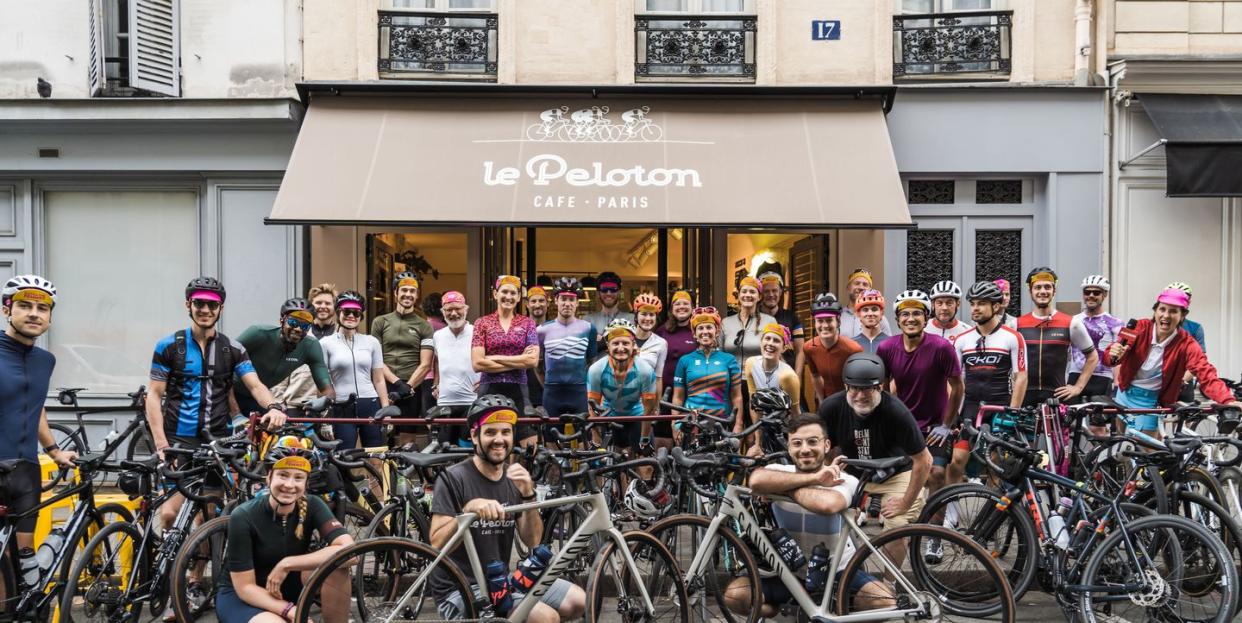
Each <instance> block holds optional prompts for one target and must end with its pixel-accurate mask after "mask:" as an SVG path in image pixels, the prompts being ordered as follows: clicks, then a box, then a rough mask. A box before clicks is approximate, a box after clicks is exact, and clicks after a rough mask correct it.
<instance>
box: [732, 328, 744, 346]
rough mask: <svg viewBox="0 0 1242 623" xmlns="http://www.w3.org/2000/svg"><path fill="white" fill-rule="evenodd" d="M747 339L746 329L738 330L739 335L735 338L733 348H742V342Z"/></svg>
mask: <svg viewBox="0 0 1242 623" xmlns="http://www.w3.org/2000/svg"><path fill="white" fill-rule="evenodd" d="M745 339H746V329H745V328H742V329H738V332H737V335H735V336H733V347H734V348H741V347H742V342H743V341H744V340H745Z"/></svg>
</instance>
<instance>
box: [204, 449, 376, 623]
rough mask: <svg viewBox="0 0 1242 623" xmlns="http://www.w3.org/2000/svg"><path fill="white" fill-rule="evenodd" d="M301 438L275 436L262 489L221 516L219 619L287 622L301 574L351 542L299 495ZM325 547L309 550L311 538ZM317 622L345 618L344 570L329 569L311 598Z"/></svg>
mask: <svg viewBox="0 0 1242 623" xmlns="http://www.w3.org/2000/svg"><path fill="white" fill-rule="evenodd" d="M300 444H301V440H299V439H297V438H294V437H282V438H281V439H280V440H278V441H277V442H276V446H275V447H274V448H273V449H272V451H271V454H270V455H269V459H275V461H274V462H273V463H272V467H271V470H270V471H269V472H268V474H267V489H268V490H267V492H265V493H261V494H259V495H258V496H256V497H255V498H254V499H252V500H250V501H248V502H246V503H245V504H242V505H241V506H238V507H237V508H236V509H234V510H233V512H232V514H230V515H229V539H228V545H227V546H226V550H225V561H224V568H225V570H226V571H228V573H224V574H221V576H220V578H219V580H218V584H217V588H218V591H217V593H216V617H217V618H218V619H219V620H220V622H221V623H284V622H285V621H293V620H294V615H295V614H296V613H295V604H296V602H297V600H298V595H299V594H301V592H302V579H303V574H309V572H312V571H314V570H315V569H317V568H318V567H319V566H320V565H322V564H323V563H324V562H325V561H327V560H328V558H329V557H330V556H332V554H334V553H336V551H337V550H339V549H341V548H342V547H345V546H346V545H349V544H351V543H353V539H352V538H350V536H349V534H348V533H346V531H345V527H344V526H342V525H341V522H339V521H337V520H336V517H334V516H333V515H332V511H331V510H329V509H328V505H327V504H326V503H325V502H324V501H323V500H322V499H320V498H318V497H313V496H312V497H307V495H306V483H307V479H308V478H309V476H310V470H311V464H310V460H308V459H307V458H306V452H305V450H304V449H302V448H301V446H300ZM315 533H318V535H319V539H318V541H319V542H320V543H328V544H329V545H327V546H325V547H322V548H320V549H318V550H315V551H313V552H312V551H311V537H312V535H313V534H315ZM319 598H320V607H321V608H322V609H323V620H324V621H325V623H335V622H337V621H342V622H343V621H345V620H347V619H348V614H349V603H350V586H349V571H348V568H345V567H343V568H341V570H339V571H337V572H335V573H333V574H332V576H331V578H330V579H329V580H328V582H327V583H326V584H325V585H324V589H323V591H322V592H321V593H320V595H319Z"/></svg>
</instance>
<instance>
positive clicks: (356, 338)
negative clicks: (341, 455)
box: [319, 290, 388, 449]
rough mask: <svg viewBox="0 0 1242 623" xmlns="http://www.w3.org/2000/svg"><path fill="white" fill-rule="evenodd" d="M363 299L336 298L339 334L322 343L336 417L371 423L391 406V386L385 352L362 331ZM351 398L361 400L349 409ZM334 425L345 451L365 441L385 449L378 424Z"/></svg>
mask: <svg viewBox="0 0 1242 623" xmlns="http://www.w3.org/2000/svg"><path fill="white" fill-rule="evenodd" d="M363 309H364V308H363V299H362V295H361V294H359V293H358V292H355V291H353V290H347V291H345V292H342V293H341V294H340V295H339V296H337V297H336V315H337V330H336V333H333V334H332V335H329V336H328V337H325V338H324V339H322V340H320V341H319V345H320V346H322V347H323V358H324V361H325V362H326V363H327V364H328V373H329V374H330V375H331V377H332V390H333V391H334V392H336V407H335V408H334V409H333V412H334V413H333V415H334V417H338V418H357V419H358V420H360V421H361V422H370V421H371V417H372V416H374V415H375V412H376V411H379V410H380V409H381V408H383V407H387V406H388V384H387V383H386V382H385V381H384V352H383V349H382V348H381V347H380V342H379V340H378V339H376V338H375V337H374V336H371V335H367V334H366V333H363V332H361V331H359V330H358V327H359V326H360V325H361V324H362V319H363V316H364V315H365V313H366V312H365V311H363ZM350 395H355V396H357V401H356V403H355V404H354V408H352V409H351V408H349V406H348V401H349V397H350ZM361 422H360V423H359V424H333V425H332V432H333V433H334V434H335V435H336V438H337V439H340V440H341V448H342V449H348V448H353V447H354V446H356V445H357V443H358V438H359V437H361V438H362V447H364V448H379V447H383V446H384V443H385V440H384V434H383V432H381V431H380V427H379V426H376V425H374V424H363V423H361Z"/></svg>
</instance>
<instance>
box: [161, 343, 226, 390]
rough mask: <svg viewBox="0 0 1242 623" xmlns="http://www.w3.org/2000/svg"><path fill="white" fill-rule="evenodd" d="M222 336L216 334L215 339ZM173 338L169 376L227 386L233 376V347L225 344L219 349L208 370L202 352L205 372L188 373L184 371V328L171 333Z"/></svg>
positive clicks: (178, 379) (179, 379)
mask: <svg viewBox="0 0 1242 623" xmlns="http://www.w3.org/2000/svg"><path fill="white" fill-rule="evenodd" d="M221 337H223V336H221V335H220V334H216V339H219V338H221ZM173 340H174V343H175V344H176V349H174V350H173V362H172V363H173V365H172V371H171V372H170V373H169V375H170V376H172V377H175V378H176V379H177V381H178V382H180V381H181V380H183V379H195V380H198V381H212V384H213V385H215V386H217V387H220V388H224V387H228V384H229V383H230V382H231V379H232V377H233V364H234V363H235V359H236V357H235V354H234V352H233V347H232V346H229V345H228V344H225V345H224V347H223V348H221V349H220V357H219V358H218V359H217V361H216V363H215V366H214V367H213V368H211V369H210V370H208V369H207V367H206V366H207V360H206V354H205V353H204V359H203V369H204V371H205V372H208V373H207V374H200V375H189V374H186V373H185V352H186V350H185V349H186V346H185V344H186V330H185V329H181V330H180V331H177V332H176V333H174V334H173Z"/></svg>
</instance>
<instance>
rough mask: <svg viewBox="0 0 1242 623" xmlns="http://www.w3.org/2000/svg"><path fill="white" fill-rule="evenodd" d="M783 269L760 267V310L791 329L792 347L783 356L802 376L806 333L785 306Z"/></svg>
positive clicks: (791, 311)
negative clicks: (761, 288)
mask: <svg viewBox="0 0 1242 623" xmlns="http://www.w3.org/2000/svg"><path fill="white" fill-rule="evenodd" d="M781 271H782V268H781V265H780V264H766V265H764V266H760V267H759V283H760V284H762V285H763V291H762V293H763V298H762V299H760V301H759V311H760V312H761V313H764V314H767V315H769V316H771V317H773V318H775V319H776V322H778V323H780V324H781V325H782V326H784V327H785V328H786V329H789V336H790V338H792V339H793V343H792V348H789V349H787V350H786V351H785V353H784V354H783V355H781V357H782V358H783V359H784V360H785V363H787V364H789V365H790V366H791V367H793V370H794V374H796V375H797V376H798V378H802V367H803V366H804V365H805V364H806V360H805V359H804V357H805V355H803V354H802V347H803V346H806V333H805V331H804V330H803V328H802V320H801V319H799V318H798V314H797V313H795V312H794V310H792V309H789V308H788V307H784V304H785V277H784V276H783V275H782V274H781ZM793 398H794V401H795V402H796V401H797V400H798V396H794V397H793Z"/></svg>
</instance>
